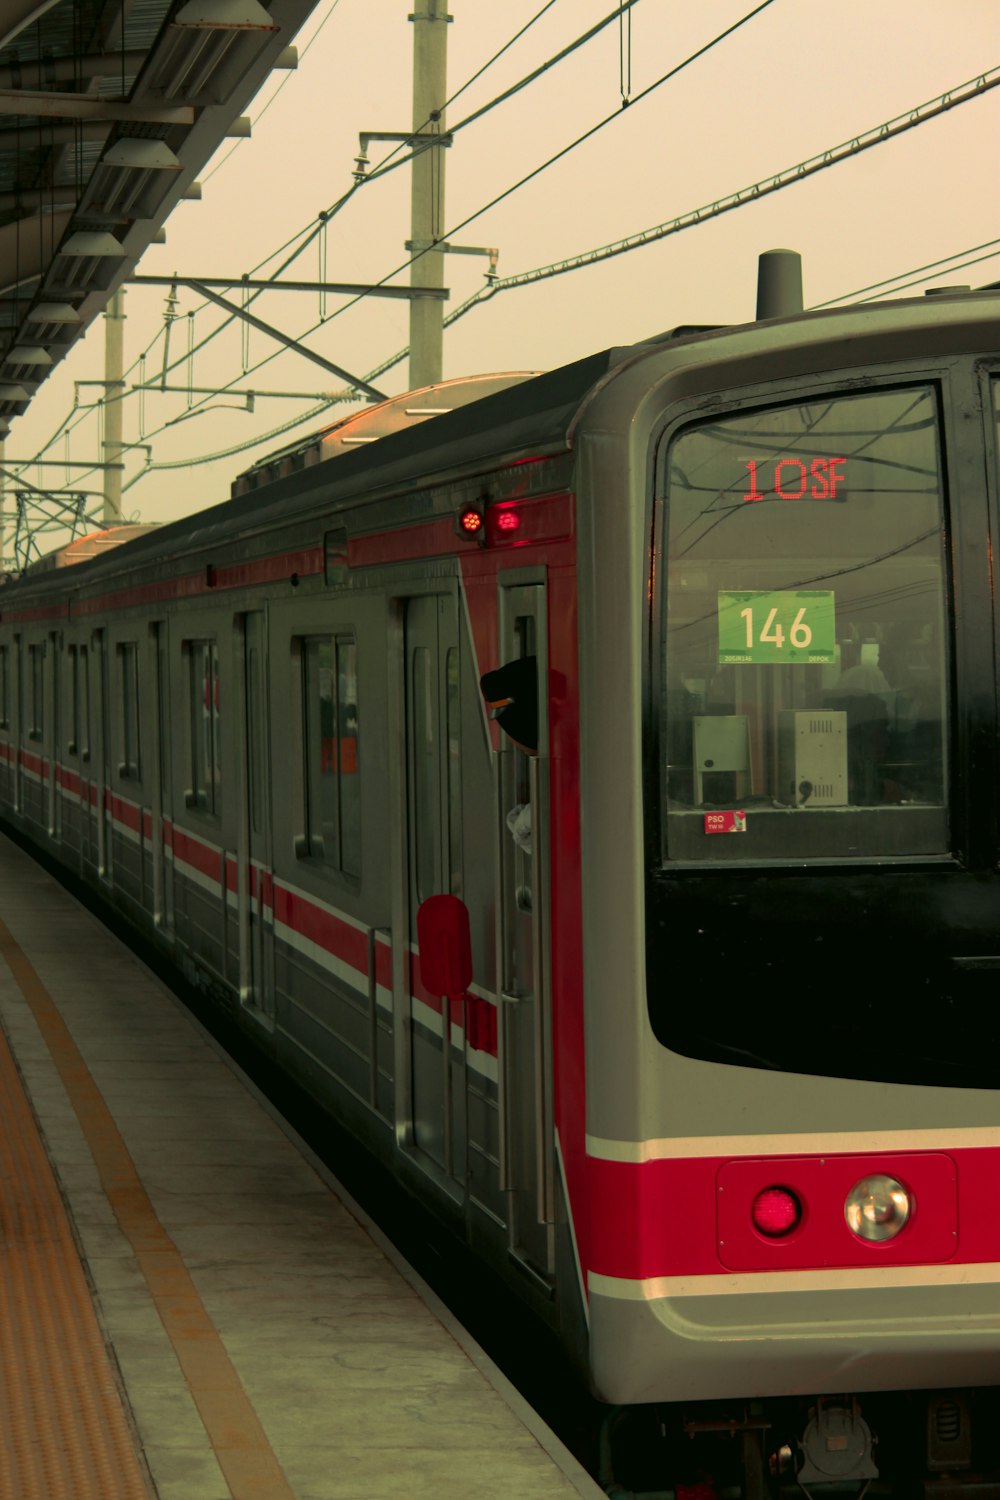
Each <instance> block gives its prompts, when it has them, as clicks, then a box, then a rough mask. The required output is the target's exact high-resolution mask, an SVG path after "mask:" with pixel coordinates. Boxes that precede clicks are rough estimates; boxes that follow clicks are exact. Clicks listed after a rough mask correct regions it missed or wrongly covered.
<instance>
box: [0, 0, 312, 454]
mask: <svg viewBox="0 0 1000 1500" xmlns="http://www.w3.org/2000/svg"><path fill="white" fill-rule="evenodd" d="M315 3H316V0H0V437H2V436H3V434H4V432H5V431H6V429H7V428H8V427H9V425H10V422H11V420H12V419H13V418H14V417H16V416H18V415H19V414H20V413H21V412H23V411H24V410H25V409H26V407H27V405H28V403H29V402H30V401H31V399H32V397H33V395H34V393H35V391H36V390H37V389H38V387H39V385H40V384H41V382H42V381H44V379H45V377H46V376H47V375H48V374H49V372H50V371H51V370H52V369H53V367H54V366H55V365H56V364H58V362H59V360H61V359H62V357H63V356H64V355H65V354H66V353H67V351H68V350H69V349H70V348H72V346H73V344H74V342H75V341H76V339H78V338H79V337H80V335H81V334H82V333H84V332H85V331H86V329H87V327H88V326H89V325H90V323H91V322H92V321H93V319H94V318H95V317H97V315H98V314H99V313H100V312H101V311H102V310H103V309H104V307H105V304H106V303H107V302H108V300H109V298H110V297H111V296H112V294H113V293H114V292H115V290H116V289H117V288H118V286H119V285H120V284H121V283H122V282H123V281H124V280H125V278H126V277H127V276H129V275H130V274H131V273H132V271H133V270H134V268H135V264H136V262H137V261H138V259H139V257H140V256H141V255H142V253H143V251H144V250H145V249H146V246H147V245H149V244H150V243H151V242H152V241H154V240H155V239H157V238H158V237H159V235H160V231H161V228H162V225H163V223H164V221H165V220H166V218H167V217H168V215H169V213H170V211H171V209H172V208H173V207H174V205H175V203H177V202H178V201H179V200H180V199H181V198H184V197H194V196H197V195H198V188H197V186H196V179H197V176H198V173H199V172H200V171H201V169H202V168H203V167H204V165H205V163H206V162H207V161H208V160H209V158H210V157H211V156H212V154H213V152H214V151H215V150H216V148H217V147H218V146H219V144H220V142H221V141H222V140H223V139H224V138H225V137H226V136H227V135H229V134H245V133H247V130H248V126H247V125H246V122H245V121H242V120H241V119H240V116H241V112H242V111H243V110H244V109H245V108H246V106H247V105H248V103H249V102H250V100H251V99H252V98H253V96H254V95H255V94H256V92H257V90H258V89H259V88H260V86H261V84H262V83H263V81H264V79H265V78H266V77H267V74H268V73H269V72H270V70H271V69H272V68H274V67H281V66H284V67H287V66H294V52H293V50H292V49H290V48H289V43H290V41H291V39H292V37H293V36H294V35H295V33H296V32H297V30H298V28H299V27H300V26H301V24H302V22H303V21H304V20H305V19H306V17H307V16H308V15H309V13H310V11H311V10H312V9H313V7H314V5H315Z"/></svg>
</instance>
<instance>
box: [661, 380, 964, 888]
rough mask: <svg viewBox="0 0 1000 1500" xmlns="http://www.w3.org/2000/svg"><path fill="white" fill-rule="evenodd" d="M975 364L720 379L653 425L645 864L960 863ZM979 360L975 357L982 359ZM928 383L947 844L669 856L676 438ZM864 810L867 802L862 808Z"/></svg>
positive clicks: (698, 868)
mask: <svg viewBox="0 0 1000 1500" xmlns="http://www.w3.org/2000/svg"><path fill="white" fill-rule="evenodd" d="M969 364H970V357H969V356H961V357H952V358H948V359H946V360H944V361H940V362H936V363H933V364H932V363H929V362H928V361H926V360H921V361H919V362H910V361H892V362H885V361H880V362H878V363H873V364H872V365H871V366H870V367H866V368H865V369H863V370H862V369H858V368H857V367H854V368H850V369H843V370H833V371H822V372H818V373H816V374H810V375H808V376H803V377H801V378H795V377H792V378H789V377H783V378H782V379H781V380H774V381H768V380H767V379H766V377H765V376H761V378H760V379H758V380H757V381H750V380H748V381H747V382H746V384H745V385H742V386H737V387H735V388H733V387H731V386H725V387H720V388H718V389H715V390H712V391H710V392H705V393H702V394H699V395H696V396H692V395H682V396H679V397H678V399H676V400H675V401H673V402H669V403H668V404H667V406H666V409H665V411H664V414H663V417H662V418H661V420H660V421H659V422H656V423H654V424H652V425H651V429H650V433H649V460H648V467H647V476H646V483H647V489H646V499H647V505H648V506H649V511H648V512H647V514H648V515H649V524H648V527H647V533H646V534H647V537H648V546H647V549H646V585H647V598H648V600H649V604H648V615H647V619H648V627H649V636H648V650H647V651H646V652H645V653H644V658H645V661H644V669H643V686H642V714H643V743H644V746H645V751H644V762H645V767H646V772H645V776H644V781H645V788H644V803H645V816H644V824H645V835H644V836H645V845H646V859H647V864H648V867H649V868H650V869H651V870H652V871H656V872H659V873H661V874H663V875H664V876H671V875H673V874H677V875H683V874H684V873H686V872H690V873H691V874H692V875H694V874H697V873H698V872H703V873H712V872H714V871H717V870H722V869H727V868H740V867H749V868H759V869H782V868H788V867H790V866H794V867H796V868H801V867H802V866H803V865H809V866H817V867H822V866H838V865H844V864H848V865H859V866H864V865H873V864H875V865H878V864H885V863H894V864H909V865H918V866H922V865H927V864H955V863H956V855H955V853H954V850H955V848H956V846H957V844H958V843H959V841H960V839H961V832H960V829H961V826H962V823H963V822H964V821H965V819H964V818H963V817H962V815H961V812H960V797H959V788H958V787H957V785H956V782H955V767H956V765H957V764H958V763H959V761H960V759H961V739H962V735H961V726H960V723H959V715H958V710H957V706H956V705H957V694H958V691H959V688H958V677H959V671H960V663H959V656H958V648H957V641H956V614H955V598H956V594H957V593H958V591H959V589H960V584H959V582H958V575H959V568H958V566H957V561H956V556H957V553H958V552H959V549H960V547H961V546H962V541H961V537H960V535H959V534H958V533H959V524H960V523H959V522H958V521H956V513H957V512H958V510H959V509H960V507H961V500H960V498H959V496H960V494H961V490H962V484H961V482H960V478H959V476H958V474H957V473H956V472H955V469H954V465H953V462H952V455H951V452H950V443H949V431H950V426H951V422H952V420H953V415H952V406H953V403H954V399H955V390H954V389H953V387H954V386H955V385H956V384H957V383H958V382H961V381H967V380H968V379H969V375H968V372H963V371H962V369H961V367H962V366H967V365H969ZM976 365H977V369H978V362H976ZM917 387H924V388H927V389H928V390H929V391H930V394H931V397H932V400H933V402H934V406H935V416H936V422H937V434H936V437H937V455H938V461H939V466H940V484H941V496H940V508H941V517H942V521H943V529H944V541H943V550H942V554H941V556H942V566H941V575H940V577H941V586H942V591H943V638H942V670H943V673H944V692H943V698H944V712H943V720H942V743H943V753H944V763H945V769H944V775H943V791H944V816H945V822H946V840H947V844H948V849H947V851H946V852H940V853H889V854H887V853H884V852H881V853H880V852H859V853H857V854H851V855H848V856H843V855H838V854H832V853H818V854H815V855H808V856H805V857H803V856H801V855H800V854H799V853H798V852H794V853H793V852H789V853H788V854H782V855H764V854H761V855H757V856H755V857H752V858H741V857H740V856H739V854H736V855H735V857H733V854H730V855H729V856H728V857H726V856H725V855H724V853H723V850H722V849H721V848H720V847H719V845H720V843H722V844H725V845H727V846H728V845H730V844H731V843H732V842H733V841H732V840H729V839H722V840H719V839H716V840H714V841H713V848H712V854H711V855H710V856H708V855H706V857H704V858H699V859H697V860H693V859H690V858H684V857H680V858H678V857H674V858H671V857H670V855H669V852H668V816H667V789H666V765H665V759H666V756H665V751H664V747H663V731H664V726H663V721H662V711H663V710H662V702H661V698H662V693H663V684H664V681H665V677H664V673H665V667H666V661H665V657H666V649H667V643H666V633H665V625H666V609H667V598H666V594H667V590H666V565H667V562H668V558H667V551H666V544H667V540H668V529H669V527H668V522H669V518H668V513H667V504H666V500H667V491H668V484H667V462H668V454H669V453H670V451H671V448H672V446H673V444H674V443H675V442H676V441H677V440H678V439H679V438H680V437H682V436H683V434H684V433H685V432H687V431H690V430H692V429H695V428H697V427H698V426H700V425H702V424H711V423H713V422H724V421H726V420H728V419H730V418H737V417H739V416H740V415H741V414H743V413H752V412H766V411H768V410H774V411H780V410H783V409H786V408H788V407H791V406H800V405H809V404H812V403H816V402H821V401H839V400H851V399H856V398H858V397H864V396H878V395H889V394H892V393H893V392H904V391H911V390H915V389H916V388H917ZM858 811H859V812H867V811H869V809H867V808H859V809H858Z"/></svg>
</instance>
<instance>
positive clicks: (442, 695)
mask: <svg viewBox="0 0 1000 1500" xmlns="http://www.w3.org/2000/svg"><path fill="white" fill-rule="evenodd" d="M404 638H405V665H406V805H407V829H406V833H407V838H406V845H407V879H408V885H409V900H408V903H407V904H408V908H409V945H408V946H409V954H410V959H409V964H408V969H409V974H408V978H409V984H408V994H409V1022H410V1024H409V1027H408V1031H409V1036H410V1056H409V1067H410V1088H411V1122H410V1123H411V1132H410V1139H411V1143H412V1145H413V1147H414V1149H415V1151H416V1154H417V1158H418V1160H420V1162H421V1165H423V1166H424V1167H426V1168H427V1169H428V1170H430V1172H431V1174H432V1175H433V1176H435V1177H436V1178H437V1179H438V1180H439V1181H440V1180H442V1179H443V1182H444V1185H445V1186H446V1188H447V1190H448V1192H449V1193H450V1194H451V1195H452V1196H453V1197H456V1198H457V1197H464V1193H465V1154H466V1127H465V1101H466V1094H465V1085H466V1077H465V1052H464V1017H463V1016H462V1015H461V1013H460V1009H459V1010H456V1006H455V1005H452V1007H451V1012H452V1013H451V1014H450V1015H449V1003H448V1002H447V1001H440V1000H439V998H438V997H430V996H421V995H419V994H418V993H417V991H418V989H419V988H420V986H419V984H418V978H419V973H418V970H417V966H416V964H415V963H414V961H413V955H414V954H415V953H416V952H417V948H418V943H417V909H418V907H419V906H420V903H421V902H422V901H424V900H426V899H427V897H428V896H434V895H442V894H452V895H456V896H461V895H462V821H461V795H462V789H461V765H460V759H459V723H460V717H459V715H460V681H461V675H460V671H459V640H458V601H457V597H456V595H455V594H454V593H448V594H429V595H426V596H424V597H421V598H416V599H409V600H407V602H406V606H405V616H404ZM457 1004H458V1006H459V1007H460V1004H461V1002H457ZM438 1007H440V1009H438ZM459 1027H462V1028H463V1029H462V1030H461V1031H457V1034H456V1030H457V1028H459ZM453 1028H454V1029H453Z"/></svg>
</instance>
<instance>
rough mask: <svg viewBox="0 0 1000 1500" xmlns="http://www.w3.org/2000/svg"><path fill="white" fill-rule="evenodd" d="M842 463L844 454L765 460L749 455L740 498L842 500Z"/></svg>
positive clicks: (843, 491)
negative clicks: (832, 456) (838, 455)
mask: <svg viewBox="0 0 1000 1500" xmlns="http://www.w3.org/2000/svg"><path fill="white" fill-rule="evenodd" d="M846 463H847V459H846V457H840V458H829V457H817V458H772V459H769V460H768V461H767V462H766V463H761V462H760V461H759V460H758V459H756V458H750V459H748V460H747V463H746V471H747V480H748V483H749V485H750V488H749V489H748V490H745V491H744V492H743V499H744V500H745V501H752V500H767V499H768V498H769V497H770V498H775V499H778V500H841V501H842V500H845V499H846V498H847V496H846V493H845V488H846V485H847V475H846V473H845V471H844V469H845V465H846Z"/></svg>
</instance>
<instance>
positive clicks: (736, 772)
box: [660, 387, 948, 862]
mask: <svg viewBox="0 0 1000 1500" xmlns="http://www.w3.org/2000/svg"><path fill="white" fill-rule="evenodd" d="M664 488H665V496H666V549H665V550H666V568H665V570H663V576H664V577H665V580H666V609H665V611H664V614H663V619H664V625H665V650H664V681H663V690H662V693H661V704H660V743H661V747H662V752H661V758H662V782H661V785H662V789H663V792H664V794H665V795H664V803H665V808H666V818H665V835H666V838H665V853H666V857H667V858H668V859H670V860H682V861H690V860H707V861H713V862H717V861H719V860H724V861H727V862H728V861H732V860H736V861H743V860H748V859H749V860H753V859H757V858H764V859H789V858H794V859H801V858H808V857H810V856H814V857H820V858H859V857H860V858H864V857H877V856H884V855H887V854H901V855H903V854H935V853H943V852H945V851H946V850H947V848H948V844H947V838H948V830H947V819H946V791H945V789H946V785H947V749H948V746H947V736H946V726H947V715H946V703H947V662H946V645H945V642H946V634H945V620H946V573H945V559H944V552H943V541H942V537H943V531H944V526H943V490H942V480H941V466H940V457H939V443H938V421H937V409H936V401H935V393H934V391H933V390H932V389H931V388H929V387H918V388H908V389H894V390H886V391H881V392H874V393H867V394H864V395H857V396H846V395H845V396H840V397H825V398H820V399H816V400H815V401H812V402H810V403H798V404H796V405H790V406H785V407H781V408H779V409H773V408H771V409H768V410H759V409H758V410H746V411H743V412H740V413H737V414H734V415H731V416H727V417H723V418H720V419H718V420H712V421H708V422H700V423H698V424H697V425H696V426H692V427H689V428H687V429H686V430H684V431H682V432H681V433H680V434H679V435H677V436H676V437H675V438H674V440H673V441H672V442H671V444H670V446H669V450H668V454H667V471H666V474H665V476H664ZM716 833H733V834H736V835H737V837H734V838H717V837H712V836H711V835H713V834H716Z"/></svg>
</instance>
